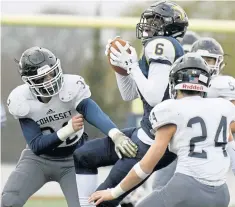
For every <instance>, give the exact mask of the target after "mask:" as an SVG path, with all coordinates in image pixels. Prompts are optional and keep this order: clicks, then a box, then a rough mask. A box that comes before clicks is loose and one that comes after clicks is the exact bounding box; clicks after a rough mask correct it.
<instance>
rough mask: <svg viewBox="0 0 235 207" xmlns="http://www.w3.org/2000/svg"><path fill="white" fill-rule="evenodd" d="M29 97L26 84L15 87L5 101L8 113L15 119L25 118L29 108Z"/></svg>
mask: <svg viewBox="0 0 235 207" xmlns="http://www.w3.org/2000/svg"><path fill="white" fill-rule="evenodd" d="M31 96H32V95H31V92H30V90H29V88H28V86H27V85H26V84H24V85H21V86H18V87H16V88H15V89H14V90H13V91H12V92H11V93H10V95H9V96H8V99H7V106H8V110H9V112H10V113H11V114H12V115H13V116H14V117H15V118H24V117H26V116H27V115H28V113H29V111H30V106H29V103H28V101H27V99H28V97H31Z"/></svg>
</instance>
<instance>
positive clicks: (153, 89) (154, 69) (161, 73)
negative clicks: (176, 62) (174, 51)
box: [131, 62, 170, 106]
mask: <svg viewBox="0 0 235 207" xmlns="http://www.w3.org/2000/svg"><path fill="white" fill-rule="evenodd" d="M169 73H170V66H169V65H167V64H162V63H156V62H152V63H151V64H150V67H149V74H148V78H146V77H145V76H144V74H143V73H142V71H141V70H140V68H139V67H137V68H134V69H133V70H132V72H131V76H132V77H133V79H134V80H135V82H136V84H137V86H138V89H139V91H140V92H141V94H142V96H143V97H144V98H145V100H146V101H147V102H148V104H149V105H150V106H155V105H157V104H158V103H160V102H162V99H163V97H164V94H165V91H166V89H167V86H168V81H169Z"/></svg>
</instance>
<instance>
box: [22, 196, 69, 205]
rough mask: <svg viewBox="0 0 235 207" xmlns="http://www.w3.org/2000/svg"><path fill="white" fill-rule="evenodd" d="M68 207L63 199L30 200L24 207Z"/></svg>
mask: <svg viewBox="0 0 235 207" xmlns="http://www.w3.org/2000/svg"><path fill="white" fill-rule="evenodd" d="M42 206H43V207H67V203H66V201H65V200H64V199H63V198H49V199H43V198H42V199H39V198H36V199H35V198H33V199H30V200H29V201H28V202H27V203H26V204H25V205H24V207H42Z"/></svg>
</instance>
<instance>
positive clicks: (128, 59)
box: [110, 41, 139, 74]
mask: <svg viewBox="0 0 235 207" xmlns="http://www.w3.org/2000/svg"><path fill="white" fill-rule="evenodd" d="M115 44H116V45H117V47H118V49H119V51H120V52H119V51H117V50H116V49H115V48H113V47H111V48H110V50H111V53H110V63H111V64H112V65H114V66H118V67H121V68H123V69H125V70H126V71H127V73H128V74H130V72H131V70H132V69H134V68H135V67H139V63H138V56H137V53H136V50H135V48H134V47H132V46H130V45H129V43H127V45H125V47H124V46H122V45H121V44H120V43H119V42H118V41H116V42H115ZM127 49H130V51H131V54H129V53H128V52H127Z"/></svg>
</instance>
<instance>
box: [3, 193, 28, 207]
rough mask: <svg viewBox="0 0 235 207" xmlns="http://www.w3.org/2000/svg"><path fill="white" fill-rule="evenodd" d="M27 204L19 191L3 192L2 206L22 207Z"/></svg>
mask: <svg viewBox="0 0 235 207" xmlns="http://www.w3.org/2000/svg"><path fill="white" fill-rule="evenodd" d="M24 204H25V202H24V201H22V200H21V199H20V196H19V193H18V192H3V193H2V204H1V207H22V206H23V205H24Z"/></svg>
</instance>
